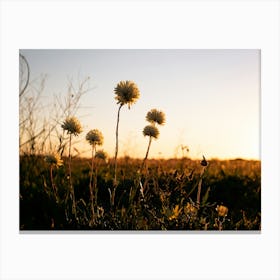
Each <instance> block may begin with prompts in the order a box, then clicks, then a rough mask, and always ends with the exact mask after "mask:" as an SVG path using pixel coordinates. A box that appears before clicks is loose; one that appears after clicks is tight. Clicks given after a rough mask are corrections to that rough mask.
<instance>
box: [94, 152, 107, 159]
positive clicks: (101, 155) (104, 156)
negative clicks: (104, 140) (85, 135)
mask: <svg viewBox="0 0 280 280" xmlns="http://www.w3.org/2000/svg"><path fill="white" fill-rule="evenodd" d="M107 157H108V155H107V153H106V152H104V151H103V150H99V151H96V153H95V158H99V159H102V160H106V159H107Z"/></svg>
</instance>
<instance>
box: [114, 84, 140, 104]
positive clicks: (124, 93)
mask: <svg viewBox="0 0 280 280" xmlns="http://www.w3.org/2000/svg"><path fill="white" fill-rule="evenodd" d="M114 91H115V94H116V96H115V99H116V100H117V104H120V105H125V104H127V105H128V108H129V109H130V106H131V105H132V104H134V103H135V102H136V101H137V100H138V99H139V97H140V92H139V89H138V87H137V85H136V84H135V83H134V82H132V81H121V82H119V83H118V84H117V86H116V88H115V89H114Z"/></svg>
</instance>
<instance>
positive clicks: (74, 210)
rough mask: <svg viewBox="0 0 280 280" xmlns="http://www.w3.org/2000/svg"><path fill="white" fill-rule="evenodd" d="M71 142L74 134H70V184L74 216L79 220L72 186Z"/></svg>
mask: <svg viewBox="0 0 280 280" xmlns="http://www.w3.org/2000/svg"><path fill="white" fill-rule="evenodd" d="M71 141H72V134H70V139H69V184H70V192H71V196H72V214H74V216H75V219H77V213H76V201H75V192H74V188H73V184H72V174H71V171H72V170H71V159H72V158H71Z"/></svg>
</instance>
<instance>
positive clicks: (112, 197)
mask: <svg viewBox="0 0 280 280" xmlns="http://www.w3.org/2000/svg"><path fill="white" fill-rule="evenodd" d="M122 106H123V105H122V104H121V105H120V107H119V109H118V117H117V126H116V149H115V160H114V165H115V167H114V183H113V192H112V196H111V205H112V206H113V205H114V200H115V191H116V187H117V157H118V151H119V122H120V111H121V108H122Z"/></svg>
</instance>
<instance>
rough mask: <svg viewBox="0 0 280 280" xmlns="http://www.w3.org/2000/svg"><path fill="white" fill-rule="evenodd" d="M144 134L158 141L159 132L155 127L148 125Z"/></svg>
mask: <svg viewBox="0 0 280 280" xmlns="http://www.w3.org/2000/svg"><path fill="white" fill-rule="evenodd" d="M143 134H144V136H150V137H153V138H155V139H157V138H158V136H159V130H158V129H157V128H156V127H155V126H153V125H147V126H145V127H144V130H143Z"/></svg>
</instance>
